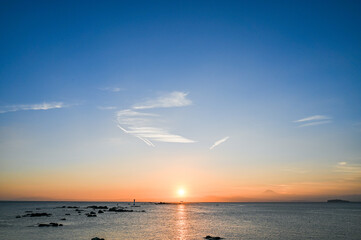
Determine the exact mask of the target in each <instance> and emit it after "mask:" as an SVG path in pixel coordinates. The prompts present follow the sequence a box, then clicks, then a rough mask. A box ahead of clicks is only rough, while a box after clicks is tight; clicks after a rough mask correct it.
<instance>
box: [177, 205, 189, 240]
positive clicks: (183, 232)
mask: <svg viewBox="0 0 361 240" xmlns="http://www.w3.org/2000/svg"><path fill="white" fill-rule="evenodd" d="M185 208H186V207H185V204H178V207H177V231H178V238H177V239H181V240H183V239H186V237H187V212H186V209H185Z"/></svg>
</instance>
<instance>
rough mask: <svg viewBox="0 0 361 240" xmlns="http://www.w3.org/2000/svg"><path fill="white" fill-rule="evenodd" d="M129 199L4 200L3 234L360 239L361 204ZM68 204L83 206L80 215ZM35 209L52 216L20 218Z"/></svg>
mask: <svg viewBox="0 0 361 240" xmlns="http://www.w3.org/2000/svg"><path fill="white" fill-rule="evenodd" d="M130 204H131V203H124V202H122V203H110V202H0V238H1V239H5V240H13V239H14V240H15V239H19V240H20V239H34V240H43V239H79V240H82V239H84V240H91V239H92V238H94V237H99V238H104V239H105V240H111V239H114V240H115V239H142V240H144V239H180V240H181V239H199V240H200V239H204V237H206V236H207V235H210V236H219V237H222V238H224V239H287V240H290V239H325V240H326V239H327V240H330V239H355V240H356V239H361V203H187V204H164V205H156V204H154V203H138V204H139V205H140V207H131V205H130ZM90 205H97V206H107V207H114V206H117V205H118V207H120V206H122V207H125V208H124V209H126V210H134V212H108V211H107V210H103V211H104V213H98V209H96V210H93V209H90V208H87V206H90ZM62 206H66V208H62ZM67 206H76V207H79V208H78V209H80V210H84V211H79V212H80V214H79V213H78V211H76V209H75V208H67ZM143 210H144V211H145V212H144V211H143ZM25 211H28V212H25ZM29 211H32V212H29ZM90 211H94V212H96V215H97V216H96V217H87V216H86V215H85V214H86V213H89V212H90ZM36 212H38V213H41V212H45V213H50V214H52V215H51V216H50V217H46V216H41V217H20V218H16V216H17V215H20V216H23V215H25V214H31V213H36ZM63 218H65V219H66V220H61V219H63ZM50 222H55V223H61V224H63V226H60V227H38V224H39V223H50Z"/></svg>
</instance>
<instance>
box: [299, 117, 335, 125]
mask: <svg viewBox="0 0 361 240" xmlns="http://www.w3.org/2000/svg"><path fill="white" fill-rule="evenodd" d="M331 119H332V118H331V117H329V116H325V115H314V116H310V117H306V118H302V119H299V120H296V121H293V122H295V123H299V124H301V125H299V126H298V127H309V126H316V125H321V124H326V123H330V122H331Z"/></svg>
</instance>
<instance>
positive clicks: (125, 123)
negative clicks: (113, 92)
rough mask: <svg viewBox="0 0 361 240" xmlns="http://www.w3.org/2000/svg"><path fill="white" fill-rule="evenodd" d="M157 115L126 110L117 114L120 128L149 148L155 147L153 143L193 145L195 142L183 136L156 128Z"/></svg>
mask: <svg viewBox="0 0 361 240" xmlns="http://www.w3.org/2000/svg"><path fill="white" fill-rule="evenodd" d="M158 117H159V116H158V115H157V114H152V113H143V112H138V111H134V110H132V109H126V110H122V111H118V112H117V124H118V128H119V129H121V130H122V131H123V132H125V133H127V134H131V135H133V136H135V137H137V138H139V139H140V140H142V141H143V142H144V143H146V144H147V145H148V146H152V147H154V146H155V145H154V144H153V141H156V142H169V143H193V142H195V141H193V140H191V139H188V138H185V137H183V136H181V135H176V134H172V133H169V132H168V131H167V130H165V129H163V128H161V127H154V125H156V124H157V122H158V121H157V120H158Z"/></svg>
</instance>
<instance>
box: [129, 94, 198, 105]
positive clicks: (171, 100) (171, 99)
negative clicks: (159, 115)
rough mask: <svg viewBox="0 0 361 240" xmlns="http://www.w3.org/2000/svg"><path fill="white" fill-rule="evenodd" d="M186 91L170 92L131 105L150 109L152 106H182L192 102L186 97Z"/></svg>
mask: <svg viewBox="0 0 361 240" xmlns="http://www.w3.org/2000/svg"><path fill="white" fill-rule="evenodd" d="M187 95H188V93H185V92H177V91H174V92H171V93H168V94H165V95H163V96H161V97H158V98H157V99H154V100H149V101H147V102H145V103H142V104H137V105H135V106H133V109H137V110H140V109H152V108H170V107H184V106H188V105H191V104H192V101H191V100H189V99H187Z"/></svg>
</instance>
